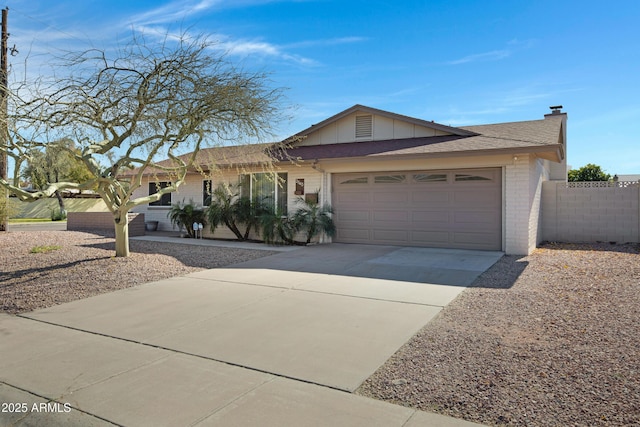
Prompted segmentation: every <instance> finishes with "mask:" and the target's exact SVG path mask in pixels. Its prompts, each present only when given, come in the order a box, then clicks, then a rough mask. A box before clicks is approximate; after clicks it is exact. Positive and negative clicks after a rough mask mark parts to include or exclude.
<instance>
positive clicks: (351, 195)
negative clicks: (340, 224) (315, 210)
mask: <svg viewBox="0 0 640 427" xmlns="http://www.w3.org/2000/svg"><path fill="white" fill-rule="evenodd" d="M335 200H336V202H338V203H347V204H358V203H369V202H370V201H371V200H370V195H369V193H367V192H366V191H348V192H343V193H338V194H336V199H335Z"/></svg>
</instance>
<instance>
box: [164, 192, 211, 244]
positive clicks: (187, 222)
mask: <svg viewBox="0 0 640 427" xmlns="http://www.w3.org/2000/svg"><path fill="white" fill-rule="evenodd" d="M167 217H168V218H169V219H170V220H171V224H172V225H173V226H174V227H175V226H178V227H179V228H183V227H184V229H185V230H186V231H187V235H188V236H189V237H195V235H196V234H195V231H194V230H193V224H194V223H198V224H205V223H206V221H205V219H206V216H205V212H204V209H201V208H197V207H196V205H195V203H194V202H193V200H189V203H184V200H183V201H182V203H180V202H178V203H174V204H173V205H171V210H169V213H167Z"/></svg>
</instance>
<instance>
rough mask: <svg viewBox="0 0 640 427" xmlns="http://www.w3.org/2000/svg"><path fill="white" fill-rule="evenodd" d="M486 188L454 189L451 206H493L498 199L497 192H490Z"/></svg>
mask: <svg viewBox="0 0 640 427" xmlns="http://www.w3.org/2000/svg"><path fill="white" fill-rule="evenodd" d="M488 190H491V189H488ZM488 190H487V189H484V190H482V189H479V188H477V189H475V190H473V189H469V190H465V191H456V192H454V194H453V206H454V207H460V208H469V206H470V205H471V206H473V207H475V208H484V207H495V206H496V205H497V204H498V202H499V199H500V197H499V194H492V192H490V191H488Z"/></svg>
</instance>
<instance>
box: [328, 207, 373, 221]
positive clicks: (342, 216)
mask: <svg viewBox="0 0 640 427" xmlns="http://www.w3.org/2000/svg"><path fill="white" fill-rule="evenodd" d="M369 215H370V212H369V211H363V210H357V211H356V210H342V211H340V212H336V213H335V216H336V220H337V221H339V222H367V223H368V222H369V218H370V217H369Z"/></svg>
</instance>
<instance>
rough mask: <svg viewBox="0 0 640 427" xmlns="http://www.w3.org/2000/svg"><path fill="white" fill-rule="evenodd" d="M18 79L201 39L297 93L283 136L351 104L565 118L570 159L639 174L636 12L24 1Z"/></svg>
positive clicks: (573, 7) (580, 6) (586, 2)
mask: <svg viewBox="0 0 640 427" xmlns="http://www.w3.org/2000/svg"><path fill="white" fill-rule="evenodd" d="M6 6H8V7H9V19H8V22H9V33H10V38H9V46H13V44H15V45H16V48H17V49H18V51H19V53H18V54H17V55H16V56H14V57H12V58H11V64H12V70H13V71H12V72H16V73H17V72H19V68H20V67H22V65H21V64H22V63H23V62H24V59H25V57H26V56H27V55H28V56H29V71H30V72H33V71H34V70H37V69H38V67H37V63H38V61H46V58H47V57H48V56H47V55H49V54H51V53H54V52H57V51H59V50H60V49H78V50H83V49H86V48H88V47H91V46H95V47H100V48H108V47H109V46H112V45H113V44H114V43H116V42H117V40H118V39H120V40H124V39H126V38H127V37H128V36H129V35H130V34H131V31H132V30H133V31H143V32H150V31H160V32H163V33H166V32H176V33H179V32H182V31H188V32H190V33H191V32H192V33H198V34H201V33H204V34H208V35H210V37H211V39H212V40H215V41H216V42H218V43H219V44H220V46H221V47H222V48H224V49H225V50H226V51H227V52H228V55H229V56H228V59H230V60H231V61H233V62H237V63H238V64H241V65H242V66H243V67H245V68H246V69H250V70H264V71H267V72H270V73H271V79H272V81H273V84H274V85H275V86H278V87H286V88H288V89H287V91H286V96H287V101H288V103H289V104H290V105H291V106H293V107H295V109H294V110H293V113H292V114H293V119H292V120H291V121H290V122H287V123H284V124H283V125H282V126H281V127H280V128H279V129H278V134H279V135H280V136H282V137H283V138H284V137H286V136H289V135H291V134H294V133H296V132H298V131H300V130H302V129H305V128H307V127H308V126H310V125H311V124H314V123H316V122H318V121H321V120H323V119H325V118H327V117H329V116H331V115H333V114H336V113H338V112H340V111H342V110H344V109H346V108H349V107H351V106H352V105H354V104H364V105H368V106H371V107H375V108H380V109H384V110H389V111H392V112H395V113H399V114H405V115H409V116H414V117H417V118H421V119H425V120H434V121H436V122H438V123H442V124H446V125H451V126H456V125H460V126H461V125H473V124H483V123H498V122H509V121H521V120H535V119H541V118H542V117H543V115H544V114H546V113H548V112H549V111H550V110H549V108H548V107H549V106H551V105H559V104H560V105H563V106H564V109H563V111H565V112H567V113H568V115H569V123H568V133H569V135H568V137H569V138H568V141H569V148H568V160H569V164H570V165H572V166H573V167H574V168H577V167H580V166H583V165H584V164H586V163H596V164H599V165H601V166H602V167H603V168H604V169H605V170H606V171H607V172H609V173H611V174H614V173H617V174H630V173H640V139H639V135H640V85H639V84H638V83H639V80H640V25H638V19H639V18H640V1H637V0H616V1H614V2H603V1H590V0H582V1H579V0H576V1H574V0H556V1H547V0H536V1H529V0H522V1H521V0H514V1H491V0H486V1H471V0H469V1H462V0H460V1H455V0H442V1H440V0H432V1H426V0H425V1H418V0H416V1H413V0H405V1H399V0H390V1H377V0H370V1H334V0H290V1H286V0H282V1H278V0H273V1H269V0H176V1H171V0H168V1H160V0H156V1H150V0H147V1H144V0H136V1H132V0H128V1H119V0H108V1H107V0H103V1H89V0H75V1H73V0H56V1H52V0H15V1H12V2H11V3H8V4H7V5H6Z"/></svg>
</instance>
